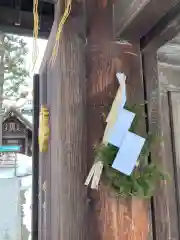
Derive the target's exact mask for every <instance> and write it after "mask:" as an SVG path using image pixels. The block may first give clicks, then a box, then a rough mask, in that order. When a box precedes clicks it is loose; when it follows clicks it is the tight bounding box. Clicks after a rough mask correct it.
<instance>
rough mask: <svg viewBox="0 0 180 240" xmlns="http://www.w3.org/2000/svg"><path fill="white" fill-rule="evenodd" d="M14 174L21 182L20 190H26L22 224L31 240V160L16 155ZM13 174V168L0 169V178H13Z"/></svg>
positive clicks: (21, 155) (18, 154) (22, 155)
mask: <svg viewBox="0 0 180 240" xmlns="http://www.w3.org/2000/svg"><path fill="white" fill-rule="evenodd" d="M16 172H17V176H18V177H19V178H20V180H21V190H26V192H25V204H23V215H24V217H23V224H24V225H25V226H26V228H27V230H28V231H29V238H28V240H31V201H32V158H31V157H28V156H26V155H24V154H20V153H17V168H16ZM14 173H15V169H14V168H6V169H1V171H0V178H13V177H14Z"/></svg>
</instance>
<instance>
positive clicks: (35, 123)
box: [32, 75, 39, 240]
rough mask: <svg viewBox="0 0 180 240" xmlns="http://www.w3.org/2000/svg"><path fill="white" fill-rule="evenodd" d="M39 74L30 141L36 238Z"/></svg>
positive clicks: (35, 86)
mask: <svg viewBox="0 0 180 240" xmlns="http://www.w3.org/2000/svg"><path fill="white" fill-rule="evenodd" d="M38 128H39V75H35V76H34V79H33V142H32V147H33V151H32V169H33V172H32V239H33V240H38V230H39V223H38V220H39V215H38V212H39V209H38V204H39V144H38V134H37V132H38Z"/></svg>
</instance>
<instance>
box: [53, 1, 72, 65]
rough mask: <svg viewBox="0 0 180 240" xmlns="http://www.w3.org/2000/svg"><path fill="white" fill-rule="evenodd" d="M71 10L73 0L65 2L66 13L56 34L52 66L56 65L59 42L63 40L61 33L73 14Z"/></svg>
mask: <svg viewBox="0 0 180 240" xmlns="http://www.w3.org/2000/svg"><path fill="white" fill-rule="evenodd" d="M71 8H72V0H65V11H64V14H63V16H62V18H61V20H60V23H59V26H58V30H57V33H56V40H55V45H54V48H53V51H52V56H51V60H50V63H51V65H54V63H55V61H56V57H57V53H58V49H59V41H60V38H61V33H62V30H63V27H64V24H65V23H66V21H67V19H68V17H69V15H70V13H71Z"/></svg>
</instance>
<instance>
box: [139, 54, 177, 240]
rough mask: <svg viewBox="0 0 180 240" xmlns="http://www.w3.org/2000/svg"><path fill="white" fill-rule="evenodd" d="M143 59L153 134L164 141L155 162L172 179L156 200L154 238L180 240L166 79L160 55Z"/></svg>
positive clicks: (155, 151) (155, 153)
mask: <svg viewBox="0 0 180 240" xmlns="http://www.w3.org/2000/svg"><path fill="white" fill-rule="evenodd" d="M143 60H144V61H143V62H144V76H145V83H146V97H147V101H148V120H149V131H150V132H151V133H153V134H157V135H159V136H160V137H161V138H162V142H159V144H158V143H157V144H156V145H155V146H154V147H153V149H152V152H151V159H152V161H156V162H157V163H159V164H161V168H162V169H163V170H164V171H168V173H169V174H170V176H171V182H170V183H167V182H161V184H160V185H159V187H158V190H157V192H156V194H155V196H154V198H153V206H154V212H153V215H154V219H153V220H154V235H155V236H156V239H159V240H161V239H179V231H178V215H177V202H176V192H175V186H174V182H175V178H174V164H173V155H172V145H171V141H172V140H171V129H170V118H169V116H170V113H169V103H168V93H167V90H165V88H163V87H162V81H163V79H161V80H160V79H159V75H158V65H157V53H156V52H151V53H150V52H148V53H145V54H144V55H143ZM161 76H162V77H163V74H162V75H161Z"/></svg>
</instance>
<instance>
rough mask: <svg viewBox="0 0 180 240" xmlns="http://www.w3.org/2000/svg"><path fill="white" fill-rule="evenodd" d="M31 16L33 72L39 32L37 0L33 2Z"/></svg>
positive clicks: (36, 56)
mask: <svg viewBox="0 0 180 240" xmlns="http://www.w3.org/2000/svg"><path fill="white" fill-rule="evenodd" d="M33 16H34V31H33V38H34V39H33V54H32V62H33V70H34V67H35V65H36V61H37V58H38V45H37V39H38V32H39V15H38V0H34V1H33Z"/></svg>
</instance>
